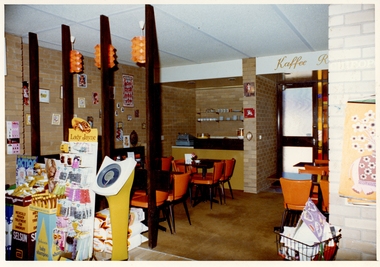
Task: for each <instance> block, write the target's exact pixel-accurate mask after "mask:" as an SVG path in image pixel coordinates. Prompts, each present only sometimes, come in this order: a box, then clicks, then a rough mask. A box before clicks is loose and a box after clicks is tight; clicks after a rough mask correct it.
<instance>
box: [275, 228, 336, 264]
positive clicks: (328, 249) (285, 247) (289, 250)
mask: <svg viewBox="0 0 380 267" xmlns="http://www.w3.org/2000/svg"><path fill="white" fill-rule="evenodd" d="M274 232H275V233H276V244H277V253H278V255H279V256H281V257H282V258H283V259H284V260H290V261H324V260H325V261H333V260H335V256H336V253H337V251H338V248H339V239H340V238H341V237H342V235H341V234H340V233H339V234H338V235H336V236H335V237H332V238H330V239H328V240H324V241H321V242H319V243H314V244H313V245H307V244H305V243H302V242H300V241H297V240H295V239H293V238H290V237H287V236H284V235H282V234H281V232H280V227H278V228H275V230H274Z"/></svg>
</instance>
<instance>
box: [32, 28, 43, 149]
mask: <svg viewBox="0 0 380 267" xmlns="http://www.w3.org/2000/svg"><path fill="white" fill-rule="evenodd" d="M29 77H30V99H31V101H30V121H31V135H32V147H31V150H32V151H31V152H32V155H40V154H41V137H40V102H39V98H40V96H39V88H40V81H39V62H38V40H37V34H35V33H32V32H29Z"/></svg>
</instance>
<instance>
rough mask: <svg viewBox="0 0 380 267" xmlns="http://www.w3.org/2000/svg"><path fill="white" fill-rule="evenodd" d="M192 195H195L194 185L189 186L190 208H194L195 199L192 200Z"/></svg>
mask: <svg viewBox="0 0 380 267" xmlns="http://www.w3.org/2000/svg"><path fill="white" fill-rule="evenodd" d="M192 193H193V185H192V184H189V198H190V206H191V207H192V206H193V204H192V203H193V198H192Z"/></svg>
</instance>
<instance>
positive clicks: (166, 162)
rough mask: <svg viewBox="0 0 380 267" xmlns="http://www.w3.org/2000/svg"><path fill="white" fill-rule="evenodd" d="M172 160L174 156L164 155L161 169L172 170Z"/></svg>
mask: <svg viewBox="0 0 380 267" xmlns="http://www.w3.org/2000/svg"><path fill="white" fill-rule="evenodd" d="M172 160H173V157H172V156H170V157H162V158H161V171H171V170H172Z"/></svg>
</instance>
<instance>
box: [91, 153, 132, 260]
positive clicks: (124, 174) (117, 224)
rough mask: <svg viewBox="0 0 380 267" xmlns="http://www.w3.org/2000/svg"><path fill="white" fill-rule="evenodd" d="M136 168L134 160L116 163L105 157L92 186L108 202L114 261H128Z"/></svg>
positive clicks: (129, 159) (112, 257)
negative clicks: (132, 194)
mask: <svg viewBox="0 0 380 267" xmlns="http://www.w3.org/2000/svg"><path fill="white" fill-rule="evenodd" d="M135 167H136V161H135V160H134V159H132V158H127V159H125V160H123V161H114V160H112V159H111V158H109V157H107V156H105V158H104V160H103V163H102V166H100V169H99V172H98V174H97V177H96V181H95V182H94V183H93V184H92V185H91V189H92V190H93V191H94V192H95V193H97V194H98V195H102V196H105V197H106V198H107V201H108V207H109V211H110V219H111V225H112V243H113V246H112V256H111V260H113V261H120V260H128V227H129V226H128V225H129V204H130V195H131V189H132V184H133V180H134V175H135Z"/></svg>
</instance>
